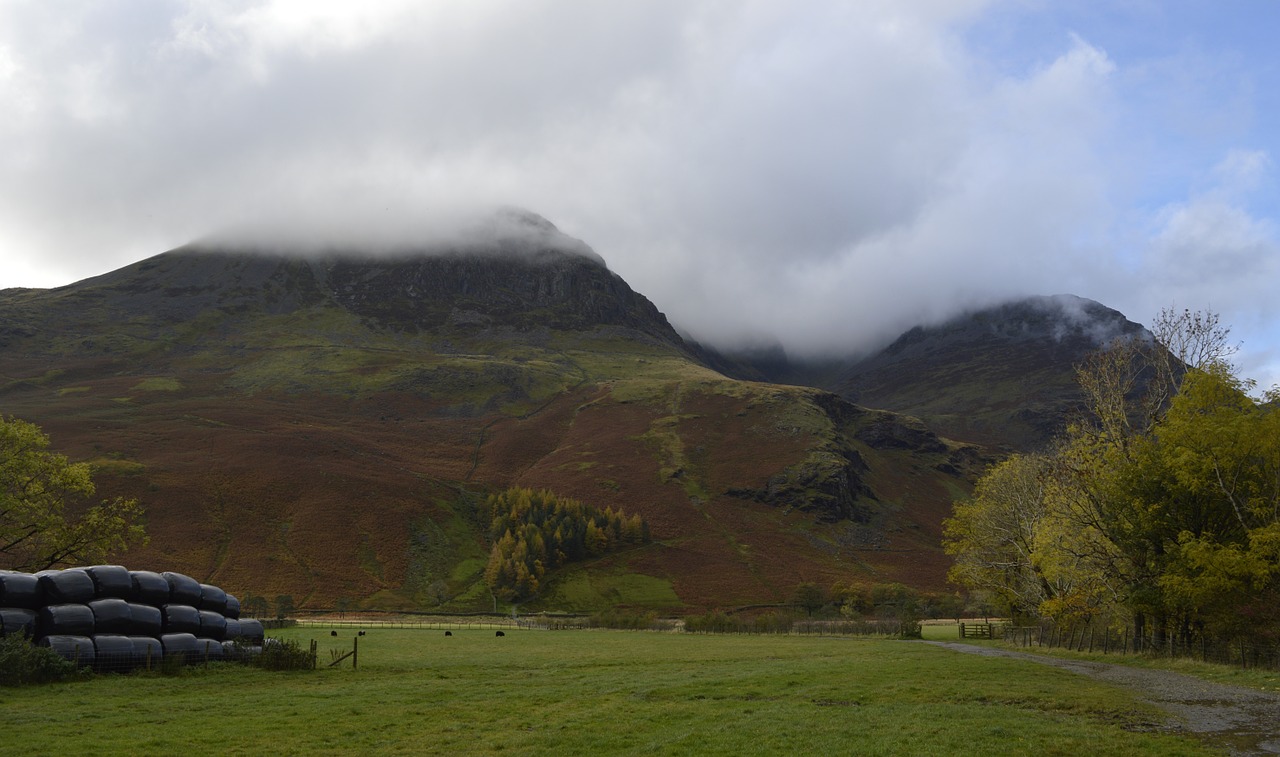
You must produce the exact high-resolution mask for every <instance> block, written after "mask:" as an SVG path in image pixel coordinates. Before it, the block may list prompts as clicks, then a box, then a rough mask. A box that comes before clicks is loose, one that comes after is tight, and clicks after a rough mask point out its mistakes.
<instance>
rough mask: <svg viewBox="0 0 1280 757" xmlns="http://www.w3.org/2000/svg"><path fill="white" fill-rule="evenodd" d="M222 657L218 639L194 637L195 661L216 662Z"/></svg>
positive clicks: (220, 644)
mask: <svg viewBox="0 0 1280 757" xmlns="http://www.w3.org/2000/svg"><path fill="white" fill-rule="evenodd" d="M221 659H222V642H221V641H220V640H218V639H210V638H207V637H206V638H197V639H196V661H198V662H218V661H220V660H221Z"/></svg>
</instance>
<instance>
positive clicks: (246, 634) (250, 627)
mask: <svg viewBox="0 0 1280 757" xmlns="http://www.w3.org/2000/svg"><path fill="white" fill-rule="evenodd" d="M266 635H267V634H266V632H265V631H263V630H262V621H260V620H255V619H253V618H248V619H242V620H241V621H240V638H241V639H244V640H245V641H247V642H250V643H253V644H261V643H262V640H263V639H264V638H266Z"/></svg>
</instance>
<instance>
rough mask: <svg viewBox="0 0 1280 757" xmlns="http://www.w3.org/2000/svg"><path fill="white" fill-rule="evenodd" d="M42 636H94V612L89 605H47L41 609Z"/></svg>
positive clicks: (40, 629) (40, 630) (40, 624)
mask: <svg viewBox="0 0 1280 757" xmlns="http://www.w3.org/2000/svg"><path fill="white" fill-rule="evenodd" d="M39 626H40V628H39V632H40V635H41V636H92V635H93V610H90V609H89V606H88V605H79V604H63V605H45V606H44V607H41V608H40V620H39Z"/></svg>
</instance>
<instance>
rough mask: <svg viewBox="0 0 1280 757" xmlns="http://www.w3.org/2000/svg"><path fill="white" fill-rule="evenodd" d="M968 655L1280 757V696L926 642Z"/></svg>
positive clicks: (1224, 744) (1229, 744)
mask: <svg viewBox="0 0 1280 757" xmlns="http://www.w3.org/2000/svg"><path fill="white" fill-rule="evenodd" d="M923 643H925V644H932V645H934V646H939V647H944V648H946V649H950V650H952V651H955V652H963V653H964V654H976V655H981V656H984V657H1012V658H1015V659H1019V660H1026V661H1028V662H1035V663H1039V664H1041V665H1051V666H1053V667H1055V668H1062V669H1064V670H1069V671H1071V672H1072V673H1078V674H1080V675H1085V676H1089V677H1090V678H1096V679H1098V680H1100V681H1105V682H1107V683H1111V684H1115V685H1117V686H1123V687H1125V688H1127V689H1131V690H1133V691H1135V692H1137V694H1138V695H1139V696H1141V697H1142V698H1143V699H1144V700H1146V701H1147V702H1150V703H1151V704H1153V705H1155V706H1156V707H1159V708H1160V709H1162V710H1164V711H1165V712H1167V713H1169V715H1170V718H1169V720H1168V721H1167V722H1166V723H1164V724H1162V726H1161V727H1163V728H1165V729H1167V730H1169V731H1175V732H1180V733H1192V734H1195V735H1197V736H1199V737H1200V738H1201V739H1203V740H1204V741H1205V743H1207V744H1209V745H1210V746H1213V747H1218V748H1221V749H1225V750H1227V751H1228V752H1229V753H1230V754H1233V755H1268V754H1280V695H1278V694H1272V693H1270V692H1266V691H1258V690H1257V689H1249V688H1245V687H1243V686H1231V685H1229V684H1223V683H1214V682H1213V681H1206V680H1204V679H1201V678H1195V677H1194V676H1189V675H1184V674H1182V673H1174V672H1172V671H1168V670H1151V669H1147V668H1134V667H1129V666H1127V665H1114V664H1110V663H1103V662H1088V661H1083V660H1063V659H1059V658H1056V657H1046V656H1043V655H1035V654H1028V653H1026V652H1015V651H1013V650H1009V649H998V648H995V647H987V646H977V645H974V644H962V643H959V642H954V641H926V642H923Z"/></svg>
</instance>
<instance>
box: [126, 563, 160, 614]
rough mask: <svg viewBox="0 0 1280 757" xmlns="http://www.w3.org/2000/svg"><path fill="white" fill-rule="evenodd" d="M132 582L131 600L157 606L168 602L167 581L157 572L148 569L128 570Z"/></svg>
mask: <svg viewBox="0 0 1280 757" xmlns="http://www.w3.org/2000/svg"><path fill="white" fill-rule="evenodd" d="M129 580H130V582H132V583H133V601H135V602H141V603H142V604H144V605H152V606H154V607H159V606H160V605H166V604H169V582H168V581H166V580H165V578H164V576H162V575H160V574H159V573H154V572H152V571H149V570H131V571H129Z"/></svg>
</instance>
